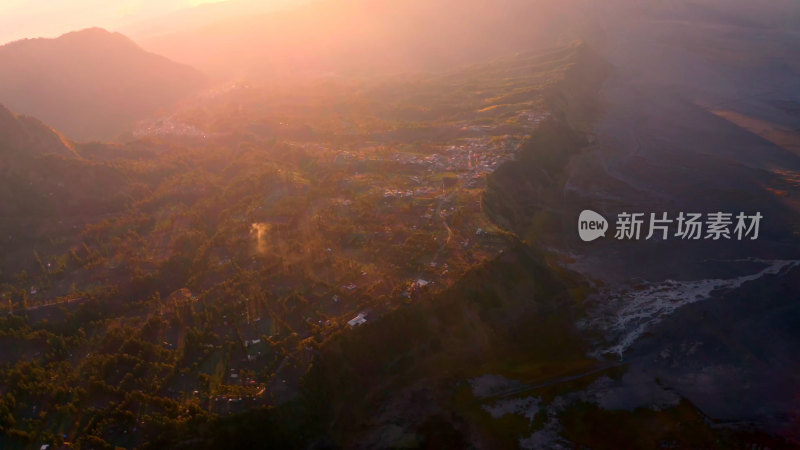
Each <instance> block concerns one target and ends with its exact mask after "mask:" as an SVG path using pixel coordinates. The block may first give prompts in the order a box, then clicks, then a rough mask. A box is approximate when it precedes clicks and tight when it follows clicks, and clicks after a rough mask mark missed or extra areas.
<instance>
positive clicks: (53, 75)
mask: <svg viewBox="0 0 800 450" xmlns="http://www.w3.org/2000/svg"><path fill="white" fill-rule="evenodd" d="M0 67H2V70H0V103H4V104H6V105H7V106H8V107H9V108H10V109H11V110H14V111H16V112H18V113H22V114H28V115H31V116H34V117H37V118H41V119H42V120H43V121H45V122H46V123H48V124H51V125H53V126H54V127H55V128H56V129H58V130H61V131H63V132H64V133H65V134H67V135H68V136H70V137H72V138H74V139H79V140H88V139H110V138H113V137H115V136H117V135H119V134H120V133H122V132H123V131H125V130H126V128H127V127H129V126H132V125H133V124H134V123H136V122H138V121H139V120H141V119H144V118H146V117H148V116H149V115H151V114H153V113H155V112H157V111H158V110H160V109H162V108H166V107H169V106H171V105H172V104H173V103H174V102H176V101H178V100H180V99H182V98H184V97H186V96H189V95H191V94H193V93H194V92H196V91H197V90H199V89H200V88H201V87H202V86H203V85H204V84H205V77H204V76H203V75H202V74H201V73H200V72H198V71H197V70H195V69H193V68H191V67H189V66H186V65H182V64H178V63H176V62H174V61H171V60H169V59H167V58H164V57H163V56H160V55H156V54H154V53H150V52H147V51H145V50H143V49H142V48H141V47H139V46H138V45H137V44H136V43H135V42H134V41H132V40H131V39H129V38H128V37H127V36H125V35H123V34H120V33H116V32H111V31H108V30H105V29H102V28H87V29H84V30H79V31H74V32H70V33H66V34H64V35H61V36H59V37H57V38H52V39H45V38H38V39H26V40H22V41H16V42H12V43H9V44H6V45H3V46H0Z"/></svg>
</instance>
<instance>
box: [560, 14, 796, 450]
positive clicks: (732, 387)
mask: <svg viewBox="0 0 800 450" xmlns="http://www.w3.org/2000/svg"><path fill="white" fill-rule="evenodd" d="M699 3H702V4H703V5H704V6H703V7H702V8H700V7H699V6H698V9H697V10H694V9H692V8H693V7H691V6H689V4H688V3H687V4H685V5H684V7H683V8H676V9H675V10H671V11H670V10H664V11H658V10H653V11H650V12H647V13H646V14H645V15H644V16H643V17H632V16H631V17H628V16H625V12H624V11H623V12H620V14H621V16H618V17H617V18H616V19H617V20H619V18H620V17H621V18H622V19H623V20H619V21H618V22H615V26H614V27H608V28H607V30H609V31H608V33H607V49H606V50H607V51H606V56H607V58H608V60H609V61H610V63H611V64H612V65H613V74H612V76H611V77H609V79H608V81H607V82H606V84H605V86H604V90H603V96H604V101H605V112H604V115H603V116H602V118H601V119H600V120H599V122H598V124H597V126H596V127H595V128H594V130H593V131H594V132H595V133H596V142H595V145H594V146H593V151H590V152H587V153H586V154H584V155H582V156H581V157H580V158H578V159H576V160H574V161H573V166H572V169H573V170H572V172H571V175H570V179H569V181H568V183H567V186H566V191H565V193H564V196H565V199H566V200H567V201H568V204H569V211H568V213H567V214H566V215H565V216H564V217H565V219H564V220H565V223H567V224H568V225H567V226H566V227H565V230H566V235H567V239H568V240H570V241H571V242H570V243H569V244H568V247H569V248H572V249H574V250H575V254H576V255H577V261H578V262H577V264H576V265H575V267H577V268H580V269H581V270H586V272H588V273H589V274H591V275H592V276H593V277H597V278H599V279H602V280H603V281H604V282H605V283H606V284H605V286H606V288H605V289H604V290H603V292H602V294H601V295H600V296H598V298H597V299H596V304H595V305H594V306H593V307H594V308H596V309H597V310H598V311H600V310H602V311H605V312H603V313H597V314H599V316H600V317H604V318H603V319H596V320H598V321H599V322H598V323H604V324H605V325H602V326H600V328H601V329H603V330H604V331H606V332H607V333H608V335H609V336H611V337H610V339H611V341H613V342H609V343H608V345H609V346H608V347H606V348H605V349H603V350H609V351H610V352H613V353H617V354H616V355H614V356H613V358H614V359H616V358H618V357H619V358H622V359H623V360H624V361H625V362H626V363H628V364H629V366H630V370H631V371H632V372H636V373H639V372H641V373H645V374H646V376H647V377H649V379H650V380H651V382H652V383H653V384H652V386H656V385H657V384H658V383H661V385H663V386H665V387H666V388H668V389H671V390H673V391H674V392H675V393H677V394H679V395H681V396H684V397H685V398H687V399H689V400H690V401H691V402H692V403H694V404H696V405H698V407H700V408H701V410H702V411H703V412H704V413H705V414H707V415H709V416H710V417H711V418H712V419H718V420H723V421H750V420H754V421H756V422H760V423H761V425H762V426H765V427H766V428H767V429H769V430H771V431H775V432H779V433H781V434H783V435H786V436H790V437H792V438H794V439H797V436H796V434H795V435H792V433H790V432H789V431H787V430H792V429H794V430H796V429H797V428H796V427H797V420H798V419H797V417H798V411H797V408H796V405H797V393H798V392H800V379H799V378H798V377H797V376H796V373H797V367H798V364H800V360H798V352H797V346H796V344H795V343H796V342H798V338H797V329H798V324H800V299H799V298H798V296H797V293H796V286H797V282H798V281H797V280H798V278H797V277H798V275H797V273H798V272H797V267H798V264H800V261H798V260H800V242H798V230H800V226H799V224H800V202H798V194H799V193H800V189H799V188H800V184H798V179H800V157H799V156H798V154H797V152H796V149H795V148H793V146H792V144H791V143H792V142H793V141H792V139H791V137H792V136H794V137H795V138H796V137H797V135H798V133H797V132H796V130H797V129H798V128H797V127H798V125H799V124H800V122H799V121H800V116H799V115H798V113H797V111H798V110H797V108H796V105H797V104H800V103H798V102H800V95H799V93H798V91H797V89H796V86H797V85H798V84H800V74H799V73H798V71H797V68H796V60H797V58H796V51H794V50H792V49H796V48H797V44H798V43H800V39H798V35H797V30H796V28H794V29H792V28H790V27H789V25H788V24H785V23H781V24H780V26H774V25H775V24H774V23H772V22H761V20H766V19H763V18H761V17H759V16H758V15H750V16H747V15H742V14H739V13H740V12H741V11H738V10H736V9H732V10H730V11H725V10H724V8H722V9H719V8H717V7H716V6H719V5H716V6H715V3H714V2H711V1H707V2H699ZM784 6H786V5H784ZM787 7H788V6H787ZM794 10H795V11H797V8H794ZM723 12H724V14H723ZM775 130H778V132H777V133H776V131H775ZM793 130H795V131H793ZM584 208H590V209H594V210H596V211H600V212H603V213H604V214H605V215H606V217H608V218H609V219H611V226H612V227H613V226H614V225H613V219H614V218H615V216H616V214H617V213H619V212H621V211H628V212H643V213H646V214H647V213H651V212H653V213H660V212H662V211H668V212H670V215H671V216H672V217H673V218H674V217H675V215H676V214H677V213H678V212H680V211H685V212H701V213H704V214H705V213H710V212H715V211H725V212H732V213H738V212H739V211H745V212H749V213H753V212H756V211H759V212H761V213H762V214H763V215H764V220H763V222H762V226H761V236H760V237H759V239H758V240H756V241H741V242H739V241H736V240H732V241H724V242H723V241H718V242H713V241H705V240H701V241H692V242H687V241H681V240H680V239H677V238H674V237H671V238H670V239H669V240H668V241H666V242H664V241H646V242H645V241H639V242H621V241H618V240H615V239H613V237H612V238H606V239H604V240H599V241H596V242H593V243H583V242H580V241H578V239H577V232H576V227H577V225H576V222H577V220H576V218H577V214H578V211H580V210H582V209H584ZM674 231H675V230H674V229H673V233H674ZM645 234H646V230H645ZM609 236H613V229H612V232H611V233H609ZM609 286H610V287H609ZM630 287H634V289H630ZM604 314H605V316H604ZM603 350H600V351H601V352H602V351H603ZM659 380H660V381H659ZM636 383H640V384H641V380H638V381H636ZM628 388H629V390H630V392H634V390H635V389H637V388H636V386H635V385H634V384H630V385H629V386H628Z"/></svg>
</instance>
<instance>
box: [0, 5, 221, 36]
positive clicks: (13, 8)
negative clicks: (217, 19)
mask: <svg viewBox="0 0 800 450" xmlns="http://www.w3.org/2000/svg"><path fill="white" fill-rule="evenodd" d="M218 1H219V0H0V44H4V43H6V42H9V41H13V40H17V39H22V38H32V37H55V36H58V35H61V34H64V33H66V32H69V31H74V30H79V29H83V28H88V27H94V26H98V27H102V28H107V29H111V30H114V29H115V28H119V27H123V26H126V25H131V24H135V23H137V22H143V21H146V20H148V19H153V18H157V17H159V16H161V15H164V14H167V13H169V12H171V11H175V10H179V9H183V8H189V7H192V6H197V5H200V4H203V3H216V2H218Z"/></svg>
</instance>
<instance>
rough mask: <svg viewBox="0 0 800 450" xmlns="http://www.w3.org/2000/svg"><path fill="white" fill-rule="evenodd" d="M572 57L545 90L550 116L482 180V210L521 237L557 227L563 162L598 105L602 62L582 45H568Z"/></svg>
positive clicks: (581, 142) (583, 142) (582, 139)
mask: <svg viewBox="0 0 800 450" xmlns="http://www.w3.org/2000/svg"><path fill="white" fill-rule="evenodd" d="M572 61H573V62H572V63H571V64H570V67H569V69H568V70H567V71H566V73H565V75H564V77H563V79H561V80H560V81H559V82H558V83H556V84H554V85H553V86H552V87H551V88H550V91H549V92H548V93H547V95H546V98H547V104H548V110H549V111H550V117H549V118H548V119H547V120H545V121H544V122H542V123H541V124H540V126H539V127H538V128H537V129H536V130H535V131H534V132H533V133H532V134H531V136H529V137H528V138H527V139H526V140H525V141H523V143H522V144H521V145H520V147H519V149H518V152H517V157H516V159H515V160H514V161H509V162H507V163H505V164H503V165H501V166H500V167H498V169H497V170H496V171H495V172H494V173H492V174H491V175H490V176H489V178H488V181H487V189H486V192H485V194H484V198H483V206H484V211H485V213H486V214H487V215H488V216H489V217H490V218H491V219H492V221H494V222H495V223H496V224H497V225H498V226H500V227H502V228H504V229H506V230H509V231H512V232H514V233H515V234H517V235H518V236H519V237H520V238H521V239H524V240H536V239H540V238H542V236H543V235H545V234H549V235H553V234H557V233H560V232H563V226H562V224H561V219H560V218H559V211H560V207H561V200H562V199H563V188H564V183H565V182H566V179H567V176H568V170H569V162H570V160H571V159H572V157H573V156H575V155H577V154H578V153H579V152H580V151H581V149H583V148H585V147H586V146H587V145H588V144H589V139H588V137H587V133H588V130H589V129H590V127H591V123H592V120H593V119H594V118H595V117H596V115H597V114H598V112H599V110H600V107H601V103H600V101H599V100H598V98H597V94H598V91H599V89H600V86H601V85H602V83H603V81H604V79H605V77H606V76H607V74H608V72H609V70H610V68H609V66H608V64H607V63H606V62H605V61H604V60H603V59H602V58H601V57H600V56H599V55H598V54H597V53H596V52H595V51H593V50H592V49H590V48H588V47H587V46H586V45H580V46H577V47H576V48H575V49H574V54H573V56H572Z"/></svg>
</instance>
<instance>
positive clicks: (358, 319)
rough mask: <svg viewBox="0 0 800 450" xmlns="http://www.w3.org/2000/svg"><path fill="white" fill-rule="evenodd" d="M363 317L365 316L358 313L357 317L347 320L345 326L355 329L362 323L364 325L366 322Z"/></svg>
mask: <svg viewBox="0 0 800 450" xmlns="http://www.w3.org/2000/svg"><path fill="white" fill-rule="evenodd" d="M365 317H366V314H364V313H359V314H358V315H357V316H355V317H353V318H352V319H350V320H348V321H347V324H348V325H350V326H351V327H357V326H359V325H361V324H362V323H365V322H366V321H367V319H366V318H365Z"/></svg>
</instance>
